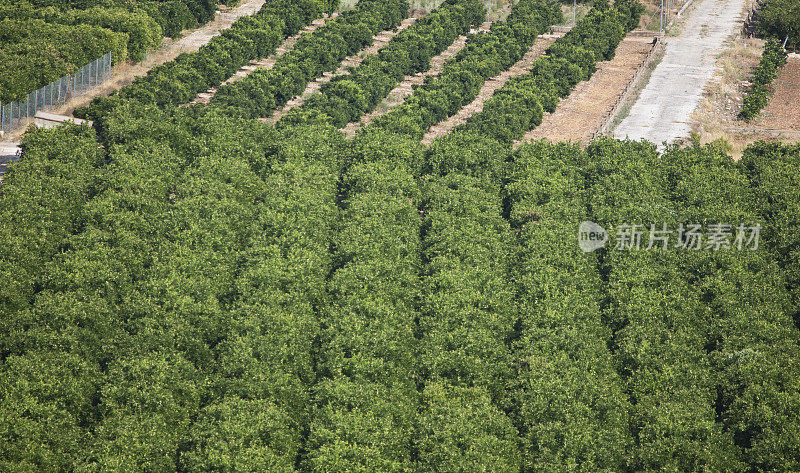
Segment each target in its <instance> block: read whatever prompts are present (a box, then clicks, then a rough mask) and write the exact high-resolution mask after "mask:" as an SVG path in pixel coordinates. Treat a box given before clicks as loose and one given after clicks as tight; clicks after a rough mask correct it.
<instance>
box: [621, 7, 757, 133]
mask: <svg viewBox="0 0 800 473" xmlns="http://www.w3.org/2000/svg"><path fill="white" fill-rule="evenodd" d="M746 3H747V0H703V1H702V3H699V4H698V5H696V6H695V7H694V10H693V11H692V12H691V13H690V14H689V17H688V18H686V20H685V21H686V22H685V26H684V30H683V32H682V33H681V34H680V35H678V36H677V37H675V38H670V39H668V40H667V45H666V51H665V54H664V58H663V59H662V60H661V63H659V64H658V66H656V68H655V70H654V71H653V74H652V76H651V77H650V81H649V83H648V84H647V85H646V86H645V88H644V90H642V92H641V94H640V95H639V98H638V100H637V101H636V102H635V103H634V104H633V106H632V107H631V109H630V113H629V115H628V116H627V117H626V118H625V119H623V120H622V122H621V123H620V124H619V126H618V127H617V128H616V130H615V131H614V136H616V137H618V138H625V137H629V138H631V139H635V140H639V139H646V140H648V141H652V142H654V143H659V144H660V143H662V142H673V141H675V140H676V139H681V138H685V137H688V136H689V133H690V132H691V126H692V125H691V115H692V113H693V112H694V111H695V109H697V107H698V105H699V104H700V101H701V100H702V98H703V91H704V89H705V88H706V86H707V85H708V83H709V81H710V80H711V78H712V76H713V75H714V69H715V62H716V57H717V55H718V54H720V53H721V52H722V51H723V49H724V43H725V41H726V40H727V39H728V38H729V37H731V36H732V35H733V34H734V33H735V32H736V31H737V29H739V28H741V26H742V24H743V21H744V16H745V6H746Z"/></svg>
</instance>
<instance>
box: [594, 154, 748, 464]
mask: <svg viewBox="0 0 800 473" xmlns="http://www.w3.org/2000/svg"><path fill="white" fill-rule="evenodd" d="M588 154H589V157H590V162H591V164H590V167H589V169H588V170H587V171H586V174H587V176H588V182H589V202H591V216H590V218H591V220H593V221H595V222H597V223H598V224H600V225H601V226H603V227H604V228H606V229H608V231H609V232H611V234H612V235H613V234H615V233H617V232H618V231H620V230H619V229H620V228H624V227H623V225H626V224H630V225H633V224H639V225H642V228H643V229H644V233H643V235H642V236H641V237H640V238H641V243H642V245H641V247H640V248H641V250H638V251H637V250H635V249H630V247H629V246H628V245H626V246H624V247H622V246H620V245H621V243H620V242H621V240H620V239H617V240H616V241H611V242H609V244H608V246H607V247H606V248H607V249H606V250H605V251H603V252H602V253H601V256H600V257H601V259H602V265H603V266H602V268H601V269H602V270H603V272H604V273H605V274H606V278H607V280H606V283H605V287H606V293H607V298H608V299H607V304H606V306H605V308H604V319H605V320H606V323H607V325H608V327H609V329H610V330H611V331H612V333H613V346H612V348H613V353H614V360H615V364H616V367H617V370H618V372H619V373H620V376H621V378H622V380H623V382H624V389H625V392H626V393H627V395H628V396H629V399H630V401H631V404H632V409H631V421H630V422H631V430H632V432H634V441H635V444H634V445H635V448H634V450H633V452H634V454H633V455H632V456H631V458H629V462H630V464H631V467H632V468H633V469H634V471H656V470H673V471H688V470H692V471H694V470H698V469H708V470H717V471H738V470H739V469H740V468H741V466H742V465H741V463H740V458H739V456H738V451H737V449H736V447H735V445H734V439H733V436H732V435H731V434H730V433H728V432H724V431H723V428H722V425H721V424H719V423H718V422H717V419H716V416H717V414H718V411H717V410H716V408H717V402H718V393H717V390H716V386H715V373H714V370H713V367H712V366H711V363H710V360H709V357H708V351H709V350H710V349H712V345H713V343H714V342H713V341H712V339H711V338H710V330H711V327H713V326H714V325H715V324H716V323H717V322H716V321H715V320H714V318H715V316H717V315H718V314H717V313H716V312H717V311H716V310H715V309H714V308H713V307H712V306H711V305H710V304H709V303H708V301H707V300H705V299H704V297H703V293H702V291H698V290H697V285H696V284H695V283H694V282H693V280H692V277H690V276H689V274H688V272H689V271H690V269H691V267H692V264H687V263H689V262H688V259H689V258H692V257H694V255H695V253H696V252H694V251H692V250H691V249H681V248H676V244H677V242H678V237H676V236H675V235H672V242H671V243H670V244H669V246H668V248H664V246H663V244H662V243H658V242H657V241H656V242H657V244H656V246H655V247H654V248H653V249H650V250H645V248H647V247H648V246H649V245H650V238H651V236H652V237H656V236H658V234H656V233H655V232H653V233H651V232H650V229H651V225H654V226H655V227H654V228H655V229H658V230H662V229H663V225H664V224H666V225H667V228H669V229H673V231H674V229H676V228H677V227H678V224H679V223H681V222H685V221H684V220H683V215H681V214H682V213H683V212H684V211H685V209H684V208H683V205H681V204H677V203H673V202H672V201H671V200H670V196H669V195H668V192H669V185H670V181H669V180H668V179H667V178H668V176H666V175H665V172H664V166H663V164H662V163H661V157H660V156H659V154H658V152H657V151H656V148H655V146H654V145H652V144H645V143H628V142H617V141H612V140H601V141H599V142H594V143H592V144H591V145H590V147H589V149H588ZM700 221H701V222H704V223H705V222H706V221H705V220H700ZM686 222H690V223H694V222H695V220H693V219H689V220H688V221H686ZM618 243H619V245H618Z"/></svg>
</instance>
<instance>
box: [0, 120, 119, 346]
mask: <svg viewBox="0 0 800 473" xmlns="http://www.w3.org/2000/svg"><path fill="white" fill-rule="evenodd" d="M22 147H23V150H24V156H25V158H24V159H23V160H22V161H20V162H18V163H16V164H15V165H14V166H13V167H12V169H11V170H10V171H9V172H8V174H6V175H5V176H4V178H3V185H2V187H0V208H2V213H0V234H2V236H0V241H2V242H3V244H2V245H1V246H0V274H2V278H3V281H4V283H3V284H2V285H0V312H1V313H2V314H3V316H4V319H5V321H6V322H5V323H4V328H3V329H2V331H0V333H1V334H2V340H1V341H0V356H6V355H7V354H8V353H9V346H8V339H7V338H6V337H8V336H9V333H10V332H11V331H13V330H14V329H15V328H19V327H15V324H14V323H13V322H12V316H13V314H15V313H16V312H17V311H20V310H26V309H28V308H29V305H30V303H31V301H32V299H33V296H34V293H35V290H36V287H37V286H38V285H39V284H40V283H41V277H42V271H43V270H44V268H45V265H46V264H47V262H48V261H49V260H50V259H51V258H52V257H53V256H54V255H55V254H56V253H57V252H58V251H59V249H60V248H61V246H62V244H63V242H64V240H65V239H67V238H68V237H69V236H70V235H72V234H73V233H74V232H77V231H78V230H79V229H80V228H81V227H82V226H83V224H84V219H85V216H84V214H83V206H84V205H85V204H86V202H87V201H88V200H89V199H90V198H91V197H92V195H93V194H94V192H95V191H96V188H97V187H98V186H99V185H100V183H101V178H100V169H99V168H100V166H101V165H102V164H103V160H104V156H103V153H102V152H101V151H100V150H98V143H97V140H96V139H95V137H94V133H92V132H91V131H90V130H89V129H86V128H79V127H67V128H62V129H59V130H56V131H51V132H48V131H35V132H30V133H28V134H27V135H25V139H24V141H23V143H22Z"/></svg>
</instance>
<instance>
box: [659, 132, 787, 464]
mask: <svg viewBox="0 0 800 473" xmlns="http://www.w3.org/2000/svg"><path fill="white" fill-rule="evenodd" d="M664 158H665V160H666V161H667V162H668V163H670V165H671V169H670V170H669V176H670V178H669V181H670V182H671V183H674V184H673V185H672V186H671V189H670V191H671V192H670V194H671V198H672V200H673V201H674V202H677V203H680V204H682V208H681V211H682V212H681V213H682V216H683V219H684V221H695V222H697V221H702V222H709V223H716V222H722V223H731V224H734V225H736V224H740V223H743V224H746V225H753V224H755V223H760V222H759V216H758V215H757V213H756V212H754V210H755V209H757V208H758V207H757V206H756V202H757V196H758V194H755V193H754V192H753V191H752V190H751V189H750V187H749V186H750V182H749V181H748V179H747V177H746V176H745V174H744V173H742V172H741V170H740V168H738V167H737V165H736V164H735V163H734V162H733V160H732V159H731V158H730V157H729V156H727V155H725V153H724V152H723V151H721V150H720V149H718V148H716V147H714V146H709V147H706V148H701V147H696V146H695V147H690V148H687V149H685V150H681V151H678V150H671V151H668V152H667V153H666V155H665V156H664ZM779 162H780V161H779ZM684 203H691V205H685V204H684ZM762 225H763V224H762ZM787 231H788V232H791V230H790V229H781V230H780V232H781V233H783V232H787ZM768 241H769V240H768ZM764 243H765V242H763V241H762V242H761V247H760V249H759V250H757V251H744V252H740V251H738V250H733V251H715V252H691V253H690V254H689V255H688V257H687V258H686V261H687V269H686V273H687V275H688V276H689V278H690V281H691V283H692V285H693V286H694V287H696V288H697V290H698V292H699V293H700V294H702V297H703V301H704V302H705V304H706V305H707V307H708V308H709V309H710V310H711V311H713V314H714V318H713V320H712V321H711V322H712V323H710V324H709V326H708V328H707V329H708V330H709V340H710V343H709V344H708V345H707V346H709V347H712V348H711V349H710V350H709V359H710V362H711V366H712V367H713V369H714V380H715V382H716V384H717V386H716V391H717V399H716V414H717V419H718V421H719V422H720V423H721V424H722V426H723V427H724V429H725V431H726V432H728V433H729V434H730V435H732V436H733V439H734V442H735V444H736V446H737V447H738V448H739V449H741V457H740V458H741V460H742V461H743V462H744V463H745V464H746V465H747V467H748V468H749V469H751V470H756V471H775V470H784V471H791V470H795V469H797V468H798V464H800V445H798V439H799V438H800V437H798V435H797V433H798V432H799V431H800V414H798V413H800V385H798V383H797V379H800V362H799V361H798V360H800V337H799V336H798V333H797V329H796V327H795V326H794V324H793V323H792V321H791V317H790V315H791V314H793V313H795V312H796V307H792V306H791V299H790V297H789V295H788V294H787V291H786V286H785V281H784V279H783V275H782V274H781V272H780V270H779V269H778V267H777V265H776V264H775V262H774V261H771V258H770V253H769V251H768V249H767V248H768V247H767V248H765V247H764ZM778 261H780V260H778ZM793 289H794V288H793Z"/></svg>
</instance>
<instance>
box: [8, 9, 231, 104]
mask: <svg viewBox="0 0 800 473" xmlns="http://www.w3.org/2000/svg"><path fill="white" fill-rule="evenodd" d="M216 3H217V2H216V1H209V0H203V1H195V0H188V1H187V0H173V1H171V2H163V3H162V2H156V1H146V2H136V4H134V3H131V2H123V1H118V2H116V1H111V2H97V1H87V2H84V4H83V5H80V6H79V5H75V4H74V2H73V3H66V2H30V1H22V2H17V1H8V0H3V1H0V42H2V44H3V48H2V49H1V50H0V101H2V102H9V101H12V100H20V99H24V97H25V96H26V95H27V94H28V93H30V92H32V91H34V90H36V89H38V88H39V87H42V86H45V85H47V84H49V83H50V82H52V81H54V80H57V79H58V78H59V77H62V76H65V75H67V74H70V73H72V72H74V71H75V70H76V69H78V68H79V67H81V66H84V65H86V64H88V63H90V62H92V61H94V60H95V59H97V58H98V57H101V56H102V55H104V54H105V53H107V52H109V51H111V52H112V53H113V54H112V56H113V61H114V62H115V63H116V62H120V61H123V60H125V59H128V58H130V59H132V60H134V61H139V60H141V59H142V58H143V57H144V55H145V54H146V53H147V51H150V50H152V49H154V48H156V47H157V46H158V45H159V44H160V43H161V38H162V36H163V35H167V36H175V35H177V34H178V33H179V32H180V31H181V30H182V29H185V28H189V27H194V26H196V25H197V24H198V23H204V22H206V21H208V20H209V19H211V18H212V17H213V15H214V10H215V9H216ZM170 10H174V11H170Z"/></svg>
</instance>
